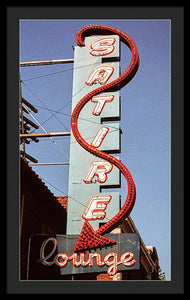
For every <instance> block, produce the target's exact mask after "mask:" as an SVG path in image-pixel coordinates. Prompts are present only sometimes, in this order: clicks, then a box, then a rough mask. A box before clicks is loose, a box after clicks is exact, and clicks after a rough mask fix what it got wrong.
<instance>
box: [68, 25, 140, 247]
mask: <svg viewBox="0 0 190 300" xmlns="http://www.w3.org/2000/svg"><path fill="white" fill-rule="evenodd" d="M88 32H90V34H91V35H93V34H98V33H99V32H100V33H101V34H113V35H110V36H102V37H88V38H86V39H85V44H84V42H83V40H84V37H85V35H88ZM119 37H120V38H121V40H122V41H123V42H124V43H125V44H126V45H127V46H128V47H129V48H130V50H131V52H132V59H131V62H130V64H129V66H128V68H127V69H126V71H125V72H124V73H123V74H121V75H119V65H118V64H117V62H114V63H103V64H102V60H101V57H102V56H103V57H105V56H107V57H110V59H111V58H112V57H119V50H118V45H119ZM76 40H77V43H78V45H79V47H78V48H77V51H76V61H79V58H81V60H82V58H83V59H84V62H83V64H85V59H86V60H87V61H88V62H92V67H91V68H90V70H89V67H88V72H85V73H84V74H85V76H86V77H87V78H86V80H85V79H84V81H83V78H82V77H80V80H79V83H77V84H80V85H82V86H83V87H84V89H85V90H84V92H83V93H80V98H79V97H74V101H73V111H72V117H71V128H72V135H73V139H72V140H71V142H72V143H73V140H74V141H76V142H77V143H78V144H77V145H78V146H79V147H78V148H77V147H76V146H75V151H76V148H77V149H80V150H81V149H83V150H82V151H83V152H84V151H85V155H86V157H88V159H87V160H86V161H84V167H83V168H82V169H81V170H83V169H84V168H86V172H85V175H83V178H82V181H80V183H79V181H78V184H77V182H73V181H72V180H73V178H72V176H73V173H72V168H73V169H75V170H76V165H75V167H73V164H72V158H73V155H76V154H77V153H76V152H75V153H74V150H73V149H71V165H70V168H71V173H70V180H71V182H72V183H71V184H70V189H69V195H70V194H71V195H72V193H73V191H74V190H75V189H76V190H78V192H79V194H78V196H79V197H80V196H82V195H83V193H82V190H80V188H81V187H82V189H83V190H84V192H85V191H86V192H87V193H86V194H87V195H89V196H90V197H89V198H88V200H87V201H86V203H84V206H85V207H86V208H85V210H83V212H81V213H80V215H78V222H79V219H80V220H81V219H84V220H85V221H84V223H83V227H82V228H81V229H80V234H79V238H78V241H77V243H76V246H75V249H74V252H77V251H82V250H84V249H92V248H94V247H98V246H103V245H107V244H108V240H105V241H103V240H104V239H103V237H102V235H104V234H105V233H108V232H110V231H111V230H112V229H114V228H115V227H117V226H118V225H119V224H120V223H121V222H122V221H123V220H124V219H125V218H126V217H127V216H128V215H129V213H130V211H131V210H132V208H133V205H134V202H135V184H134V181H133V178H132V176H131V174H130V172H129V170H128V169H127V168H126V166H124V164H123V163H122V162H121V161H120V160H119V159H118V158H117V157H115V156H112V155H110V154H108V153H109V151H106V152H105V151H102V148H103V149H104V145H105V144H106V141H107V140H108V137H109V135H110V132H111V128H110V126H107V125H105V126H101V127H99V129H98V130H97V131H96V132H95V134H94V137H93V139H92V141H91V142H90V143H89V141H88V137H86V136H85V134H86V132H84V128H83V126H82V124H81V123H82V122H81V119H82V118H81V114H82V112H83V111H84V114H85V117H87V115H88V116H89V117H91V120H92V122H95V123H98V122H97V121H93V120H94V119H92V116H93V117H94V118H97V120H98V121H99V122H100V124H101V117H102V113H104V115H106V112H107V107H108V105H109V107H110V105H111V103H113V106H115V105H116V101H115V100H116V96H118V95H116V94H114V93H115V91H117V90H119V89H120V88H121V87H122V86H124V85H125V84H126V83H128V82H129V81H130V80H131V79H132V78H133V76H134V75H135V73H136V71H137V69H138V65H139V58H138V51H137V47H136V45H135V43H134V41H133V40H132V39H131V38H130V37H129V36H128V35H127V34H126V33H124V32H122V31H120V30H118V29H116V28H112V27H110V26H105V25H89V26H85V27H83V28H81V29H80V30H79V31H78V32H77V35H76ZM116 48H117V51H116ZM93 63H94V65H95V66H94V67H93ZM96 65H97V66H96ZM76 68H77V66H76ZM87 74H89V75H88V76H87ZM83 77H84V76H83ZM76 78H77V77H76V74H74V80H75V81H76ZM78 78H79V77H78ZM81 81H83V82H81ZM96 86H97V87H96ZM77 89H78V90H79V87H78V86H77ZM113 90H114V92H112V93H110V91H113ZM107 92H108V93H107ZM74 95H75V96H76V86H75V84H74ZM90 103H92V104H93V103H95V106H94V107H92V105H89V104H90ZM85 108H86V110H85ZM82 116H84V115H82ZM98 118H99V119H98ZM114 125H115V123H114ZM85 130H86V131H89V132H90V130H91V127H90V124H89V127H86V128H85ZM117 137H118V139H119V135H118V136H117ZM112 143H114V141H112ZM112 143H111V145H112ZM80 150H79V151H80ZM110 150H112V149H110ZM97 158H99V159H98V160H97ZM115 169H117V170H119V172H121V173H122V174H123V175H124V177H125V179H126V180H127V184H128V193H127V197H126V200H125V202H124V205H123V206H122V207H121V209H118V211H117V209H116V208H114V206H112V210H113V211H115V215H113V216H112V217H111V218H110V219H109V220H108V221H107V219H106V215H107V214H106V212H107V210H108V207H110V208H111V203H112V202H113V197H112V194H111V193H110V194H106V195H101V194H102V193H99V191H100V185H101V184H107V185H108V186H109V185H110V186H111V184H110V182H109V179H111V178H112V177H113V173H114V172H115ZM118 174H119V173H118ZM117 176H119V175H117ZM117 176H116V175H115V178H116V177H117ZM115 178H114V179H115ZM114 179H113V181H114ZM76 181H77V180H76ZM82 182H83V183H84V184H85V186H84V185H82ZM95 185H97V187H98V188H97V189H95V188H94V186H95ZM113 186H114V184H113ZM80 191H81V194H80ZM75 195H76V193H75ZM73 198H74V197H73ZM80 199H81V198H80ZM71 202H72V199H71V200H70V201H69V202H68V204H69V205H71V206H70V207H69V208H68V209H69V212H71V215H72V209H73V207H72V204H71ZM98 220H105V221H106V222H105V224H103V225H101V224H99V223H98V224H99V226H98V227H97V225H96V229H95V228H94V226H93V225H94V224H96V223H95V221H96V222H97V221H98ZM73 221H74V218H73ZM75 222H77V221H76V220H75ZM89 222H92V223H91V224H90V223H89ZM93 222H94V223H93ZM78 224H81V222H80V223H78ZM100 225H101V226H100ZM68 228H69V229H68V232H69V233H70V232H71V233H72V230H71V221H70V220H69V221H68ZM89 228H90V232H91V235H86V234H85V232H86V231H88V230H89ZM73 233H77V232H73ZM97 237H98V239H99V242H97ZM114 243H115V242H114V241H111V240H110V241H109V244H110V245H111V244H114Z"/></svg>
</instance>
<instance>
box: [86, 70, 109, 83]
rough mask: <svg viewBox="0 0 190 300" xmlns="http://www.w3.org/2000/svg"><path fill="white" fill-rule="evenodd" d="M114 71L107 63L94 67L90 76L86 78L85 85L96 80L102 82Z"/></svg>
mask: <svg viewBox="0 0 190 300" xmlns="http://www.w3.org/2000/svg"><path fill="white" fill-rule="evenodd" d="M113 71H114V68H113V67H111V66H109V65H106V66H105V65H101V66H98V67H97V68H95V69H94V70H93V71H92V73H91V74H90V76H89V77H88V80H87V81H86V82H85V83H86V84H87V85H92V84H94V83H95V82H96V81H98V83H99V84H104V83H106V82H107V81H108V79H109V78H110V76H111V75H112V73H113Z"/></svg>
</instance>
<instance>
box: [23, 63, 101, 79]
mask: <svg viewBox="0 0 190 300" xmlns="http://www.w3.org/2000/svg"><path fill="white" fill-rule="evenodd" d="M96 64H97V63H93V64H88V65H83V66H80V67H75V68H70V69H66V70H62V71H57V72H53V73H48V74H44V75H40V76H36V77H31V78H26V79H23V80H22V81H29V80H34V79H39V78H42V77H47V76H51V75H56V74H60V73H64V72H68V71H73V70H76V69H81V68H85V67H88V66H93V65H96ZM30 67H31V66H30Z"/></svg>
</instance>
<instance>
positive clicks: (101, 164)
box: [83, 161, 113, 183]
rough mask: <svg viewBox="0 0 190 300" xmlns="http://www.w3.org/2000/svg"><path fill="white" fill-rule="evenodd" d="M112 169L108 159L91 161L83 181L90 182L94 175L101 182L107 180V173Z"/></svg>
mask: <svg viewBox="0 0 190 300" xmlns="http://www.w3.org/2000/svg"><path fill="white" fill-rule="evenodd" d="M112 169H113V165H112V164H111V163H110V162H108V161H92V162H91V164H90V168H89V170H88V172H87V173H86V176H85V178H84V179H83V181H84V182H85V183H91V182H92V179H93V178H94V176H95V175H96V176H97V181H98V182H101V183H103V182H105V181H106V180H107V173H109V172H110V171H111V170H112Z"/></svg>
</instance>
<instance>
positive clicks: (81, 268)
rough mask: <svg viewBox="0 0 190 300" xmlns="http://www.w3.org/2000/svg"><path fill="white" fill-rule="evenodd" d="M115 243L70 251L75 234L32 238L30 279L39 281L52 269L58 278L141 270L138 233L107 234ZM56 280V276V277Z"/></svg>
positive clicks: (29, 267) (73, 245)
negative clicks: (92, 248)
mask: <svg viewBox="0 0 190 300" xmlns="http://www.w3.org/2000/svg"><path fill="white" fill-rule="evenodd" d="M106 236H107V237H108V238H114V240H115V241H117V244H115V245H112V246H107V247H103V248H99V249H98V250H93V251H85V252H78V253H77V252H73V249H74V247H75V244H76V242H77V239H78V236H77V235H56V237H53V236H49V235H33V236H32V237H31V240H30V251H29V253H30V256H29V265H28V269H29V279H40V276H41V274H43V273H46V274H48V271H49V270H51V273H54V274H56V272H57V276H62V275H67V274H79V273H102V272H107V274H108V275H111V276H112V275H115V274H116V273H117V272H120V271H124V270H125V271H126V270H135V269H139V267H140V258H139V254H140V242H139V235H138V234H134V233H131V234H129V233H128V234H125V233H123V234H109V235H106ZM55 277H56V276H55Z"/></svg>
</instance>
